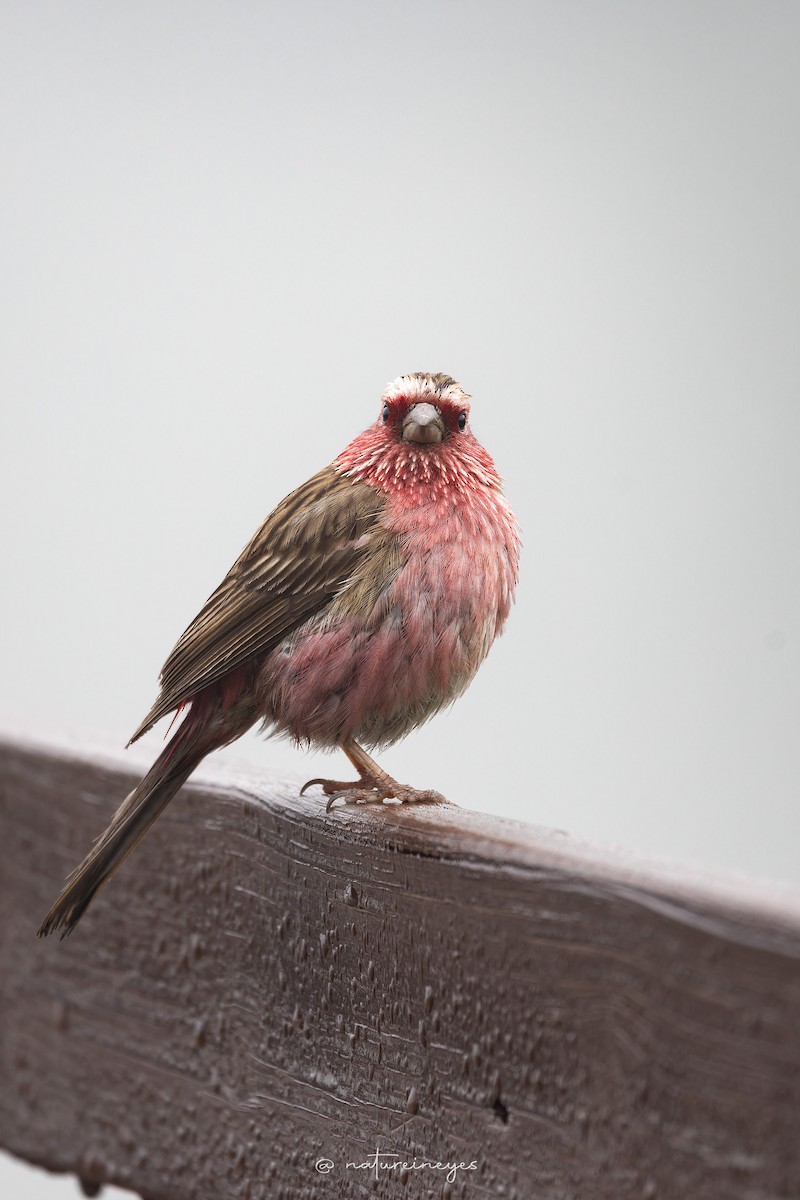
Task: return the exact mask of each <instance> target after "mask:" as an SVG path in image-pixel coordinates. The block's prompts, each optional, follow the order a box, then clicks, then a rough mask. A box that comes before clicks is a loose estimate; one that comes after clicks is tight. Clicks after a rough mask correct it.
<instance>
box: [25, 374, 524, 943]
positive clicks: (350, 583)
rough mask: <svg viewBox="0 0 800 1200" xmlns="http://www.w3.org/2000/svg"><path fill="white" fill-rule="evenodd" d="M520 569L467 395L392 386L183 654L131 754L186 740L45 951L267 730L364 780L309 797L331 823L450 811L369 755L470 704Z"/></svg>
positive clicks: (447, 386)
mask: <svg viewBox="0 0 800 1200" xmlns="http://www.w3.org/2000/svg"><path fill="white" fill-rule="evenodd" d="M519 552H520V531H519V527H518V525H517V521H516V519H515V517H514V514H513V512H512V510H511V507H510V504H509V502H508V500H507V499H506V496H505V494H504V492H503V489H502V482H501V479H500V476H499V475H498V472H497V469H496V467H495V465H494V462H493V460H492V458H491V457H490V455H489V454H488V452H487V451H486V450H485V449H484V448H483V446H482V445H481V443H480V442H479V441H478V440H477V438H476V437H475V435H474V434H473V432H472V427H471V419H470V397H469V395H468V394H467V393H466V392H465V391H464V390H463V389H462V387H461V386H460V385H459V384H458V383H457V382H456V381H455V380H454V379H453V378H452V377H451V376H449V375H445V374H442V373H440V372H437V373H430V372H424V371H417V372H413V373H410V374H406V375H402V376H400V377H399V378H397V379H395V380H394V381H393V382H391V383H390V384H388V385H387V387H386V388H385V390H384V392H383V394H382V396H381V399H380V406H379V411H378V416H377V419H376V420H375V421H374V422H373V423H372V424H371V425H369V426H368V427H367V429H365V430H364V432H363V433H361V434H359V435H358V436H357V437H356V438H354V439H353V440H352V441H351V442H350V443H349V445H348V446H347V447H346V448H345V449H344V450H343V451H342V452H341V453H340V454H339V455H338V457H337V458H335V459H334V460H333V462H332V463H330V464H329V465H328V466H326V467H324V468H323V470H321V471H319V472H318V473H317V474H316V475H313V476H312V477H311V478H310V479H309V480H308V481H307V482H306V483H304V484H303V485H302V486H301V487H299V488H297V489H296V490H295V491H293V492H292V493H291V494H290V495H289V496H287V497H286V499H284V500H283V501H281V503H280V504H278V506H277V507H276V508H275V509H274V510H273V512H272V513H271V514H270V515H269V516H268V517H267V518H266V520H265V521H264V522H263V524H262V525H261V527H260V528H259V529H258V531H257V532H256V533H255V535H254V536H253V538H252V539H251V541H250V542H249V543H248V544H247V545H246V546H245V548H244V550H243V551H242V553H241V554H240V555H239V557H238V559H237V560H236V562H235V563H234V564H233V566H232V567H231V569H230V571H229V572H228V574H227V575H226V576H225V578H224V579H223V581H222V583H221V584H220V586H219V587H218V588H217V589H216V591H215V592H213V593H212V595H211V596H210V597H209V599H208V601H207V602H206V604H205V605H204V606H203V608H202V609H201V610H200V612H199V613H198V615H197V617H196V618H195V619H194V621H192V623H191V624H190V625H189V627H188V628H187V629H186V631H185V632H184V633H183V635H182V636H181V638H180V639H179V641H178V642H177V644H176V645H175V647H174V649H173V650H172V652H171V653H170V655H169V657H168V658H167V660H166V662H165V664H164V667H163V669H162V671H161V676H160V690H159V694H158V697H157V698H156V701H155V703H154V704H153V707H152V708H151V709H150V711H149V712H148V714H147V716H146V717H145V718H144V720H143V721H142V723H141V724H140V725H139V727H138V729H137V730H136V732H135V733H134V734H133V737H132V738H131V740H130V742H129V743H128V745H131V744H132V743H133V742H135V741H136V740H137V739H138V738H140V737H141V736H142V735H143V734H144V733H146V732H147V731H148V730H149V729H150V728H151V727H152V726H153V725H155V724H156V722H158V721H160V720H161V719H162V718H163V717H165V716H167V715H168V714H169V713H173V712H174V713H176V714H181V715H182V720H181V723H180V724H179V725H178V728H177V730H176V732H175V734H174V735H173V736H172V738H171V739H170V740H169V741H168V742H167V744H166V746H165V748H164V749H163V751H162V752H161V754H159V756H158V758H157V759H156V761H155V762H154V764H153V766H152V767H151V768H150V770H149V771H148V772H147V774H146V775H145V777H144V778H143V779H142V781H141V783H139V785H138V786H137V787H136V788H134V790H133V791H132V792H131V793H130V795H129V796H128V797H127V798H126V799H125V800H124V801H123V803H122V805H121V806H120V807H119V809H118V810H117V812H116V813H115V815H114V817H113V818H112V821H111V823H110V825H109V826H108V828H107V829H106V830H105V832H104V833H103V834H102V835H101V836H100V837H99V838H98V839H97V841H96V842H95V843H94V845H93V846H92V848H91V850H90V851H89V853H88V854H87V855H86V858H85V859H84V861H83V862H82V863H81V864H80V866H78V867H77V868H76V870H75V871H74V872H73V873H72V874H71V875H70V876H69V878H68V880H67V882H66V884H65V886H64V889H63V891H62V892H61V894H60V896H59V897H58V899H57V900H56V901H55V903H54V904H53V906H52V908H51V909H50V911H49V912H48V913H47V916H46V917H45V918H44V920H43V921H42V923H41V926H40V927H39V930H38V934H39V936H40V937H41V936H44V935H47V934H49V933H53V932H56V931H60V932H61V936H62V937H64V936H66V934H68V933H70V932H71V931H72V929H74V927H75V925H76V924H77V923H78V921H79V920H80V918H81V917H82V916H83V914H84V913H85V911H86V909H87V908H88V906H89V904H90V903H91V901H92V900H93V898H94V897H95V895H96V894H97V893H98V892H99V891H100V889H101V888H102V887H103V886H104V885H105V884H106V883H107V882H108V881H109V879H111V877H112V876H113V875H114V873H115V872H116V871H117V869H118V868H119V867H120V865H121V864H122V862H123V861H124V860H125V859H126V858H127V856H128V855H129V854H130V852H131V851H132V850H133V849H134V847H135V846H137V845H138V843H139V842H140V841H141V839H142V838H143V837H144V835H145V834H146V833H147V831H148V830H149V829H150V827H151V826H152V824H153V822H154V821H155V820H156V819H157V817H158V816H159V815H160V814H161V812H162V811H163V810H164V808H165V807H166V805H167V804H168V803H169V801H170V800H171V799H172V798H173V796H174V795H175V794H176V792H177V791H178V790H179V789H180V788H181V787H182V785H183V784H184V783H185V782H186V780H187V779H188V778H189V776H190V775H191V774H192V772H193V771H194V769H195V768H196V767H197V766H198V764H199V763H200V762H201V760H202V759H203V758H205V756H206V755H207V754H210V753H211V751H213V750H216V749H219V748H220V747H222V746H226V745H228V744H229V743H230V742H232V741H234V740H235V739H236V738H238V737H240V736H241V735H242V734H243V733H245V732H246V731H247V730H248V729H250V728H251V727H252V726H253V725H255V724H256V723H257V722H259V721H260V722H261V723H262V727H263V729H264V732H265V733H268V734H271V735H275V736H282V737H286V738H290V739H292V740H293V741H294V743H295V744H297V745H298V746H307V747H314V748H321V749H326V750H334V749H337V748H339V749H341V750H343V751H344V753H345V755H346V756H347V758H348V759H349V761H350V763H351V764H352V766H353V767H354V768H355V771H356V772H357V775H358V778H357V779H355V780H353V781H349V782H347V781H339V780H334V779H312V780H309V781H308V783H307V784H306V785H305V787H304V788H303V789H302V790H303V791H305V790H306V789H307V788H309V787H311V786H315V785H317V786H321V787H322V790H323V794H324V796H326V797H327V809H328V811H330V809H331V806H332V805H333V804H334V803H335V802H336V801H337V800H340V799H341V800H343V801H345V802H346V803H350V804H369V803H383V802H384V801H386V800H394V801H399V802H401V803H414V802H423V803H425V802H428V803H438V802H444V797H443V796H441V795H440V793H439V792H437V791H434V790H433V789H417V788H413V787H410V786H408V785H406V784H401V783H398V782H397V780H395V779H393V778H392V777H391V776H389V775H388V774H387V773H386V772H385V771H384V770H383V769H382V768H381V767H380V766H379V765H378V763H377V762H375V760H374V759H373V758H372V757H371V756H370V755H369V754H368V753H367V750H366V749H365V748H364V747H365V746H366V747H369V748H370V749H372V750H375V749H376V748H384V747H386V746H389V745H391V744H393V743H394V742H396V741H398V740H399V739H400V738H402V737H404V736H405V735H406V734H408V733H409V732H410V731H411V730H412V729H415V728H416V727H418V726H420V725H422V724H423V723H424V722H425V721H427V720H428V719H429V718H430V717H432V716H433V715H434V714H435V713H437V712H439V711H440V710H441V709H443V708H445V707H447V706H448V705H450V704H451V703H452V702H453V701H454V700H456V699H457V698H458V697H459V696H461V695H462V694H463V693H464V691H465V690H466V689H467V687H468V685H469V684H470V682H471V681H472V678H473V676H474V675H475V673H476V671H477V670H478V667H479V666H480V664H481V663H482V662H483V660H484V658H485V657H486V655H487V653H488V651H489V648H490V646H491V645H492V643H493V641H494V640H495V638H496V637H497V635H498V634H499V633H500V632H501V630H502V628H503V626H504V624H505V622H506V619H507V617H508V615H509V611H510V608H511V605H512V603H513V600H514V594H515V590H516V586H517V581H518V564H519ZM173 720H174V718H173Z"/></svg>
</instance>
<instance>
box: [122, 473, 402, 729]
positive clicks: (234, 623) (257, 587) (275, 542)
mask: <svg viewBox="0 0 800 1200" xmlns="http://www.w3.org/2000/svg"><path fill="white" fill-rule="evenodd" d="M383 506H384V500H383V497H382V496H381V494H380V493H379V492H377V491H375V489H374V488H371V487H369V486H368V485H367V484H365V483H360V482H358V481H354V480H352V479H350V478H348V476H346V475H341V474H340V473H339V472H338V471H336V470H335V468H334V467H332V466H329V467H326V468H325V469H324V470H322V471H320V472H319V473H318V474H317V475H314V476H313V477H312V478H311V479H309V480H308V482H307V483H304V484H303V485H302V487H299V488H297V489H296V491H294V492H292V493H291V495H289V496H287V497H286V499H285V500H282V501H281V503H280V504H279V505H278V506H277V508H276V509H274V511H273V512H272V513H270V515H269V516H268V517H267V519H266V520H265V521H264V523H263V525H262V526H261V528H260V529H259V530H258V532H257V533H256V534H255V536H254V537H253V538H252V539H251V540H250V542H249V543H248V544H247V546H245V548H244V550H243V551H242V553H241V554H240V555H239V557H238V559H237V560H236V562H235V563H234V564H233V566H232V567H231V569H230V571H229V572H228V574H227V575H226V576H225V578H224V579H223V581H222V583H221V584H220V585H219V587H218V588H217V590H216V591H215V592H213V593H212V595H211V596H210V597H209V599H208V600H207V601H206V603H205V605H204V606H203V608H202V609H201V610H200V612H199V613H198V615H197V616H196V617H195V619H194V621H192V623H191V625H190V626H189V627H188V629H187V630H186V631H185V632H184V633H183V635H182V636H181V638H180V639H179V641H178V643H177V645H176V646H175V648H174V650H173V651H172V653H171V654H170V655H169V657H168V659H167V661H166V662H165V664H164V667H163V670H162V672H161V679H160V682H161V691H160V693H159V696H158V699H157V700H156V702H155V704H154V705H153V707H152V709H151V710H150V712H149V713H148V714H147V716H146V717H145V719H144V721H143V722H142V724H141V725H140V726H139V728H138V729H137V730H136V733H135V734H134V735H133V737H132V738H131V741H132V742H134V741H136V739H137V738H138V737H141V735H142V734H143V733H145V732H146V731H147V730H148V729H149V728H150V727H151V726H152V725H154V724H155V723H156V721H158V720H160V719H161V717H163V716H166V714H167V713H169V712H172V710H173V709H175V708H177V707H178V705H179V704H182V703H185V702H186V701H187V700H189V699H191V697H192V696H194V695H196V694H197V692H199V691H201V690H202V689H203V688H205V687H208V686H209V685H210V684H212V683H216V682H218V681H219V680H220V679H222V678H223V677H224V676H225V675H227V674H228V673H229V672H230V671H232V670H234V668H236V667H237V666H240V665H241V664H242V663H243V662H245V661H246V660H247V659H250V658H252V657H253V656H255V655H258V656H263V655H266V654H268V653H269V651H270V650H273V649H274V648H275V646H277V645H278V644H279V643H280V642H281V641H283V639H284V638H285V637H287V636H288V635H289V634H290V633H292V632H293V630H295V629H297V628H298V626H300V625H302V624H303V622H304V621H307V620H308V619H309V618H310V617H312V616H314V615H315V614H316V613H318V612H320V610H321V609H323V608H324V607H325V606H326V605H327V604H329V603H330V601H331V600H332V599H333V598H334V597H335V595H336V594H337V592H338V591H339V589H340V588H341V587H342V585H343V584H344V583H346V581H347V580H348V579H349V578H350V576H351V575H352V574H353V572H354V570H355V569H356V567H357V566H358V564H359V562H360V561H361V560H362V558H363V557H364V556H365V555H366V554H367V553H368V552H369V547H370V540H371V535H372V534H373V533H374V531H375V528H376V525H377V522H378V517H379V516H380V514H381V512H382V510H383Z"/></svg>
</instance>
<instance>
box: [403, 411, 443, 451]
mask: <svg viewBox="0 0 800 1200" xmlns="http://www.w3.org/2000/svg"><path fill="white" fill-rule="evenodd" d="M443 437H444V421H443V420H442V416H441V413H440V412H439V410H438V408H436V407H435V406H434V405H433V404H415V405H414V407H413V408H410V409H409V410H408V412H407V413H406V416H405V419H404V421H403V441H405V442H421V443H422V444H423V445H427V444H428V443H431V442H441V440H442V438H443Z"/></svg>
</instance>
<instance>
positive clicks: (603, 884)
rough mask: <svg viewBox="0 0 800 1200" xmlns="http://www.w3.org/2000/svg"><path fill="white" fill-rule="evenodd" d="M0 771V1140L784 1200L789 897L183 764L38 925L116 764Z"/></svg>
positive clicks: (321, 1179) (129, 777)
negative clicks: (169, 796) (337, 805)
mask: <svg viewBox="0 0 800 1200" xmlns="http://www.w3.org/2000/svg"><path fill="white" fill-rule="evenodd" d="M0 764H1V768H2V780H3V792H2V807H1V809H0V854H1V855H2V866H1V868H0V939H1V943H2V979H1V980H0V1005H1V1006H2V1007H1V1008H0V1021H1V1022H2V1024H1V1025H0V1073H1V1074H2V1081H3V1086H2V1089H0V1145H1V1146H2V1147H3V1148H5V1149H7V1150H9V1151H11V1152H12V1153H14V1154H16V1155H18V1156H20V1157H22V1158H24V1159H27V1160H28V1161H30V1162H32V1163H37V1164H41V1165H44V1166H46V1167H49V1168H51V1169H53V1170H56V1171H69V1172H74V1173H75V1174H76V1175H77V1176H79V1178H80V1179H81V1180H82V1181H83V1183H84V1186H85V1188H86V1189H87V1191H89V1192H90V1193H92V1192H93V1191H96V1190H97V1185H99V1184H102V1183H103V1182H106V1181H113V1182H116V1183H119V1184H121V1185H122V1186H125V1187H128V1188H131V1189H134V1190H135V1191H138V1192H140V1193H141V1194H142V1195H143V1196H145V1197H149V1198H151V1200H156V1198H158V1200H167V1198H168V1200H184V1198H186V1200H189V1198H191V1200H195V1198H197V1197H201V1198H206V1197H207V1198H208V1200H222V1198H223V1197H242V1198H243V1200H260V1198H262V1197H276V1198H280V1200H312V1198H314V1200H317V1198H319V1200H322V1198H323V1197H325V1198H330V1197H342V1198H344V1197H348V1198H349V1197H362V1196H364V1197H366V1196H369V1197H404V1198H412V1200H413V1198H416V1197H428V1196H435V1197H453V1198H455V1197H474V1198H476V1200H478V1198H484V1197H495V1196H497V1197H504V1198H505V1200H513V1198H516V1200H550V1198H555V1197H558V1198H559V1200H560V1198H565V1200H566V1198H567V1197H575V1198H579V1200H584V1198H586V1200H594V1198H595V1197H608V1198H609V1200H612V1198H613V1200H623V1198H625V1197H637V1198H642V1200H646V1198H650V1200H666V1198H673V1197H675V1198H678V1197H680V1198H684V1197H685V1198H687V1200H704V1198H706V1197H707V1198H708V1200H723V1198H726V1197H742V1200H744V1198H745V1197H746V1198H747V1200H758V1198H761V1197H764V1198H766V1197H797V1196H798V1195H800V1151H799V1150H798V1142H799V1141H800V910H799V909H798V905H797V902H796V900H791V899H789V898H787V897H786V896H781V895H780V894H779V893H776V892H773V891H771V890H770V889H768V888H760V887H757V886H756V885H754V884H747V885H741V884H732V883H720V882H719V881H716V882H709V881H697V880H695V879H694V878H692V876H691V875H690V874H689V873H685V872H684V873H682V872H680V871H679V870H677V869H675V870H671V869H665V868H664V867H663V866H662V867H655V866H652V865H647V864H644V865H643V864H642V863H640V862H636V861H634V860H633V859H632V858H631V857H629V856H627V855H624V854H622V853H621V852H619V853H618V852H614V853H610V852H600V851H598V850H595V849H593V848H592V847H588V846H586V845H583V844H580V843H577V842H576V841H575V840H574V839H572V838H570V837H568V836H566V835H563V834H557V833H554V832H551V831H546V830H541V829H537V828H535V827H531V826H526V825H522V824H519V823H516V822H511V821H504V820H498V819H494V818H488V817H485V816H481V815H478V814H476V813H473V812H468V811H465V810H463V809H458V808H455V807H451V808H441V807H439V808H425V807H420V808H398V807H385V808H383V809H376V808H371V809H368V810H362V809H357V810H356V809H347V810H343V811H334V812H333V813H331V814H330V815H326V814H325V812H324V809H323V805H322V802H321V801H320V799H318V798H315V797H313V796H310V795H309V796H306V797H304V798H303V799H300V798H299V797H298V795H297V794H296V790H295V789H294V788H293V787H288V786H287V785H286V784H284V785H283V786H281V787H278V786H277V785H276V784H275V783H274V782H272V783H271V782H270V781H269V780H265V779H264V778H262V777H260V776H255V775H252V776H249V777H245V776H236V777H230V778H226V779H225V780H224V781H223V782H216V783H215V782H213V780H212V781H210V782H209V781H208V777H206V780H205V781H203V779H202V777H201V780H200V781H199V782H194V783H191V784H190V785H188V786H187V787H186V788H185V789H184V791H183V793H182V794H181V795H180V796H179V797H178V798H177V799H176V800H175V801H174V802H173V804H172V805H171V806H170V808H169V809H168V810H167V812H166V813H165V815H164V816H163V817H162V818H161V819H160V820H159V822H158V823H157V825H156V826H155V827H154V829H153V830H152V831H151V832H150V834H149V835H148V836H147V839H146V841H145V842H144V843H143V844H142V845H141V846H140V847H139V848H138V849H137V850H136V851H135V853H134V854H133V855H132V856H131V858H130V859H129V860H128V862H127V863H126V864H125V866H124V868H123V869H122V870H121V871H120V873H119V874H118V875H117V877H116V878H115V879H114V880H113V882H112V883H111V885H110V886H109V887H108V888H107V889H106V890H105V891H104V892H103V893H102V895H101V896H99V897H98V899H97V901H96V903H95V904H94V905H93V907H92V908H91V909H90V911H89V912H88V913H87V915H86V917H85V918H84V920H83V921H82V923H81V925H80V926H79V927H78V929H77V930H76V932H75V933H74V934H73V935H72V936H71V937H70V938H68V939H66V940H65V941H61V942H59V941H57V940H54V939H52V938H51V939H48V940H46V941H37V939H36V936H35V932H36V927H37V924H38V922H39V920H40V919H41V917H42V915H43V913H44V912H45V911H46V909H47V908H48V906H49V904H50V902H51V901H52V899H53V897H54V895H55V894H56V892H57V891H58V888H59V886H60V884H61V882H62V881H63V879H64V876H65V875H66V873H67V872H68V871H69V869H70V868H71V867H73V866H74V865H75V864H76V863H77V862H78V861H79V859H80V858H81V857H82V855H83V853H84V851H85V850H86V848H87V846H88V844H89V842H90V840H91V839H92V837H94V836H96V835H97V834H98V833H99V832H100V830H101V829H102V828H103V826H104V825H105V823H106V822H107V820H108V818H109V817H110V816H111V814H112V811H113V810H114V808H115V807H116V806H117V805H118V804H119V802H120V800H121V799H122V798H123V796H124V795H125V794H126V792H127V791H128V790H129V789H130V787H131V786H132V784H133V782H134V781H135V779H136V778H137V776H135V775H134V774H133V773H132V770H131V767H130V765H125V763H124V760H122V759H119V760H114V759H110V758H99V757H97V756H89V755H86V754H81V753H79V752H77V751H76V752H74V753H71V752H68V751H66V750H65V749H63V748H54V747H47V746H43V745H37V744H34V743H25V742H22V741H19V740H16V741H15V740H11V739H9V740H7V741H5V742H3V743H0ZM531 811H532V812H535V801H534V800H533V799H532V801H531ZM376 1150H377V1151H379V1152H380V1158H379V1161H378V1163H377V1165H376V1166H373V1165H372V1164H373V1161H374V1158H375V1154H376ZM404 1162H405V1163H407V1164H408V1166H406V1167H403V1166H402V1164H403V1163H404ZM435 1163H441V1164H444V1165H443V1166H441V1167H438V1168H437V1167H435V1166H433V1165H426V1164H435ZM348 1164H350V1165H348ZM364 1164H368V1165H364ZM448 1164H450V1165H449V1166H448ZM457 1164H463V1165H457ZM454 1166H455V1169H453V1167H454Z"/></svg>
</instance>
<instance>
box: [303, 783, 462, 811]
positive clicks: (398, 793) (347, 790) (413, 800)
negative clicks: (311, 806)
mask: <svg viewBox="0 0 800 1200" xmlns="http://www.w3.org/2000/svg"><path fill="white" fill-rule="evenodd" d="M315 784H319V785H320V786H321V787H322V790H323V792H324V793H325V795H326V796H328V797H329V799H328V803H327V804H326V805H325V811H326V812H330V811H331V809H332V808H333V805H334V803H335V801H337V800H344V802H345V804H383V802H384V800H396V801H398V802H399V803H400V804H449V803H450V801H449V800H446V799H445V797H444V796H443V795H442V794H441V792H435V791H434V790H433V789H432V788H413V787H409V786H408V784H405V783H398V782H397V780H396V779H392V778H391V776H390V775H384V776H383V777H382V778H377V777H374V778H373V777H372V776H371V775H363V776H362V777H361V779H356V780H355V781H354V782H353V783H341V782H339V781H338V780H336V779H309V781H308V783H306V784H304V785H303V787H302V788H301V790H300V795H301V796H302V795H303V792H304V791H305V790H306V788H310V787H313V786H314V785H315Z"/></svg>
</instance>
